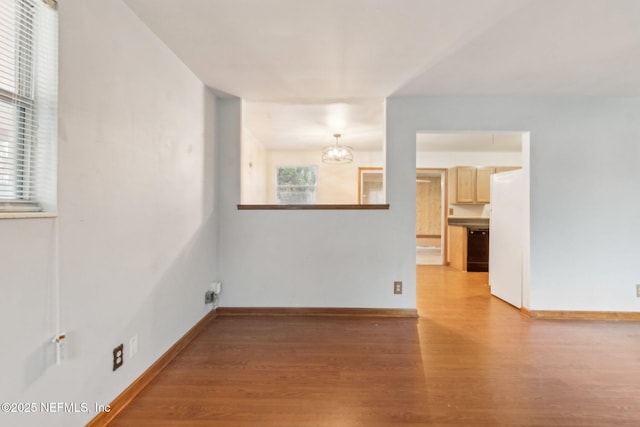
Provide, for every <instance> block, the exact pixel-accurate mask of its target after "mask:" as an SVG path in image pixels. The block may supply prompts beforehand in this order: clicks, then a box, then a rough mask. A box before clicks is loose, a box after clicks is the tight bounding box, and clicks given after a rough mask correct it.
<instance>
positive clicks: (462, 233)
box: [416, 131, 531, 309]
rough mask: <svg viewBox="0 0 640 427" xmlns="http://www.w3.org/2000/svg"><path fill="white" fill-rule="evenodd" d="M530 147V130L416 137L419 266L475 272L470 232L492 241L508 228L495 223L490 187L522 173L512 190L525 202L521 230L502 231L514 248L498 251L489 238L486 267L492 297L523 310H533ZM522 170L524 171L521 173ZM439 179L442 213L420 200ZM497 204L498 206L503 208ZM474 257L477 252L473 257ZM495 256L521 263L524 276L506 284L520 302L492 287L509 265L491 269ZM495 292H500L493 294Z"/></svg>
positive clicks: (441, 133)
mask: <svg viewBox="0 0 640 427" xmlns="http://www.w3.org/2000/svg"><path fill="white" fill-rule="evenodd" d="M529 146H530V134H529V132H525V131H522V132H517V131H479V132H474V131H438V132H418V133H417V135H416V264H417V265H418V266H419V265H424V264H432V265H433V264H436V265H442V266H449V268H453V269H457V270H460V271H461V272H468V271H472V270H473V269H468V264H469V261H470V260H469V259H468V256H469V252H468V250H467V249H468V247H469V246H468V242H469V237H468V235H469V233H470V232H474V233H475V232H476V231H483V232H484V231H485V230H486V232H487V233H488V234H489V235H490V236H489V237H491V234H492V233H491V229H492V228H494V227H495V230H496V231H498V230H499V229H500V230H503V229H504V227H503V224H504V223H505V222H502V223H501V224H498V223H497V222H496V218H498V216H497V215H496V216H495V218H494V219H493V220H492V204H493V201H494V200H493V199H492V192H493V191H492V189H491V188H492V185H493V182H494V181H495V180H496V178H497V177H499V176H503V177H504V179H502V181H504V180H506V178H507V176H508V175H509V174H511V175H514V174H515V175H518V174H520V175H521V176H522V180H521V184H516V186H513V188H515V190H511V191H513V192H516V193H520V195H521V201H520V202H519V203H521V204H522V206H521V212H522V214H521V215H518V216H520V217H521V218H516V219H515V221H513V222H514V223H515V227H517V228H518V230H517V231H518V232H513V231H509V232H506V233H505V232H502V235H506V236H507V240H509V244H510V245H511V246H508V245H506V244H505V245H504V247H503V248H502V250H501V251H498V250H497V249H499V248H498V247H497V245H496V244H492V243H491V241H495V242H498V240H497V239H488V240H490V241H489V242H488V243H489V245H488V246H489V248H488V250H487V251H486V252H487V253H488V258H489V259H487V260H486V264H488V265H489V267H488V270H489V275H488V277H489V283H488V285H489V286H491V288H492V293H493V294H494V295H495V296H497V297H499V298H500V299H503V300H505V301H509V302H510V303H511V304H512V305H514V306H516V307H518V308H521V307H524V308H525V309H528V308H529V296H530V290H529V288H530V271H531V266H530V247H531V243H530V242H531V238H530V201H529V197H530V189H529V185H530V184H529V183H530V178H529V170H530V168H529V164H530V157H529ZM518 170H520V171H519V172H517V171H518ZM510 171H516V172H510ZM503 174H506V175H503ZM438 179H439V180H440V181H439V187H440V188H441V194H440V198H439V200H440V201H441V202H440V203H441V204H440V205H439V209H434V206H437V205H435V204H434V205H432V206H429V205H428V204H425V203H424V202H423V201H422V200H421V197H422V198H425V197H426V194H428V193H429V191H432V190H433V189H430V190H427V188H428V185H430V184H432V182H428V181H432V180H433V183H435V184H437V183H438V181H437V180H438ZM437 186H438V185H436V187H437ZM431 197H432V198H433V197H434V196H431ZM434 200H435V198H434ZM497 203H498V202H496V206H498V205H497ZM500 203H503V202H500ZM507 216H509V215H507ZM512 216H513V215H511V217H512ZM425 217H426V219H425ZM438 221H440V226H441V228H440V233H436V232H435V225H434V224H438ZM426 224H431V225H426ZM428 227H431V228H428ZM438 235H439V237H438ZM514 236H518V238H519V239H521V240H520V241H518V242H517V243H514V242H511V240H512V239H513V237H514ZM501 244H503V243H501ZM438 245H439V249H438ZM514 247H518V248H519V249H520V250H521V252H519V254H517V253H516V252H518V251H515V250H513V249H509V248H514ZM484 252H485V251H483V253H484ZM423 254H424V255H423ZM514 254H515V255H514ZM475 256H476V255H475V253H474V254H473V257H475ZM492 257H493V259H494V261H495V260H496V259H497V258H496V257H499V258H500V259H502V260H504V258H505V257H506V258H509V261H508V262H507V263H506V264H508V265H512V264H514V263H517V264H518V265H519V267H518V268H517V269H516V270H517V271H520V272H521V273H520V274H518V277H509V279H508V280H507V281H508V283H509V286H514V287H517V289H518V296H517V298H515V299H507V298H505V297H504V296H501V295H499V292H498V288H499V287H498V286H495V287H494V286H493V284H492V281H495V282H496V285H497V281H498V280H500V276H503V275H502V274H496V273H497V272H498V266H499V265H500V264H505V262H501V263H498V262H494V264H493V265H494V266H495V268H494V269H493V271H492V263H491V262H490V258H492ZM512 258H513V259H512ZM438 261H440V262H438ZM472 261H473V263H475V262H476V261H477V260H475V258H474V259H473V260H472ZM473 263H472V264H473ZM474 265H475V264H474ZM469 274H470V275H471V274H476V273H469ZM483 274H486V273H483ZM516 279H517V280H516ZM494 288H495V290H496V292H494Z"/></svg>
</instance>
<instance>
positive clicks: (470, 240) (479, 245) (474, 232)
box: [467, 227, 489, 271]
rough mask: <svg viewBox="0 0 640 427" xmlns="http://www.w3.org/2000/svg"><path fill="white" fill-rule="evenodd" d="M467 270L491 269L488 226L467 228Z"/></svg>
mask: <svg viewBox="0 0 640 427" xmlns="http://www.w3.org/2000/svg"><path fill="white" fill-rule="evenodd" d="M467 271H489V229H488V228H479V227H468V228H467Z"/></svg>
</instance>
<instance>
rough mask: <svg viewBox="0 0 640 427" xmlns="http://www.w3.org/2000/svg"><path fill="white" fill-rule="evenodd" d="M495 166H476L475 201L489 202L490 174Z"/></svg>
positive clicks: (494, 169) (493, 171) (494, 170)
mask: <svg viewBox="0 0 640 427" xmlns="http://www.w3.org/2000/svg"><path fill="white" fill-rule="evenodd" d="M495 172H496V168H476V193H475V202H476V203H490V202H491V175H492V174H494V173H495Z"/></svg>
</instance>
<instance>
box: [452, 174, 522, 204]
mask: <svg viewBox="0 0 640 427" xmlns="http://www.w3.org/2000/svg"><path fill="white" fill-rule="evenodd" d="M514 169H520V168H519V167H517V166H500V167H492V166H488V167H473V166H457V167H454V168H451V169H449V203H490V202H491V175H492V174H494V173H496V172H505V171H509V170H514Z"/></svg>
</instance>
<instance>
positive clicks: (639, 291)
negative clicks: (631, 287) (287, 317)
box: [636, 284, 640, 298]
mask: <svg viewBox="0 0 640 427" xmlns="http://www.w3.org/2000/svg"><path fill="white" fill-rule="evenodd" d="M636 297H638V298H640V284H637V285H636Z"/></svg>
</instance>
